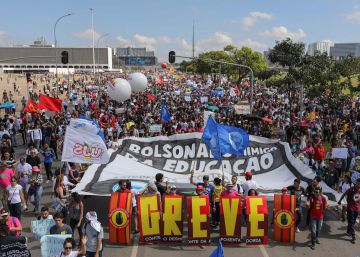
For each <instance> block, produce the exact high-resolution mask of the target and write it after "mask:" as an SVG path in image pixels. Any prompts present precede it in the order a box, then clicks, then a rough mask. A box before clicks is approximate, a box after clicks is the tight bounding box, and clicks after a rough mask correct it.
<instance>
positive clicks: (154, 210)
mask: <svg viewBox="0 0 360 257" xmlns="http://www.w3.org/2000/svg"><path fill="white" fill-rule="evenodd" d="M137 207H138V215H139V229H140V242H141V243H144V244H146V243H157V242H160V241H161V235H160V195H158V194H156V195H138V196H137Z"/></svg>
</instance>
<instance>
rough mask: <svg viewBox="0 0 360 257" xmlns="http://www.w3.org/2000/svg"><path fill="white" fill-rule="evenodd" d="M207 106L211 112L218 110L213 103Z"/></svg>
mask: <svg viewBox="0 0 360 257" xmlns="http://www.w3.org/2000/svg"><path fill="white" fill-rule="evenodd" d="M207 108H208V109H209V110H211V111H213V112H214V111H218V110H219V108H218V107H217V106H213V105H209V106H208V107H207Z"/></svg>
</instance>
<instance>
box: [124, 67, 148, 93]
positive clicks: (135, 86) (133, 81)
mask: <svg viewBox="0 0 360 257" xmlns="http://www.w3.org/2000/svg"><path fill="white" fill-rule="evenodd" d="M128 81H129V83H130V86H131V90H132V91H133V92H136V93H138V92H144V91H145V90H146V88H147V86H148V81H147V78H146V76H145V75H144V74H142V73H140V72H135V73H132V74H130V75H129V77H128Z"/></svg>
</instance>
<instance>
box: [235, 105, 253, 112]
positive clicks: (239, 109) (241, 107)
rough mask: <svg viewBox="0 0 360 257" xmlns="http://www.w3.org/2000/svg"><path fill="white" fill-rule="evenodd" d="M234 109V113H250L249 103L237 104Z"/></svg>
mask: <svg viewBox="0 0 360 257" xmlns="http://www.w3.org/2000/svg"><path fill="white" fill-rule="evenodd" d="M234 109H235V113H236V114H250V104H237V105H234Z"/></svg>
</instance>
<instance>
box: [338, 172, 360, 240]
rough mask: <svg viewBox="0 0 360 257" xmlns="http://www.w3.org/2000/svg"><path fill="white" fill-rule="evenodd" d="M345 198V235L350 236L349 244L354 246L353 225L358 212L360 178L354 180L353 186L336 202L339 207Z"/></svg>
mask: <svg viewBox="0 0 360 257" xmlns="http://www.w3.org/2000/svg"><path fill="white" fill-rule="evenodd" d="M345 196H346V202H347V208H346V211H347V222H348V226H347V230H346V235H348V236H351V243H353V244H355V239H356V238H355V224H356V219H357V217H358V215H359V211H360V178H358V179H357V180H356V184H355V186H353V187H351V188H349V189H348V190H346V192H345V193H343V195H342V196H341V197H340V200H339V202H338V204H339V205H341V201H342V200H343V199H344V197H345Z"/></svg>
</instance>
